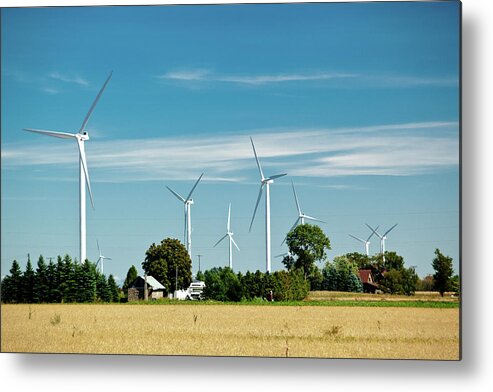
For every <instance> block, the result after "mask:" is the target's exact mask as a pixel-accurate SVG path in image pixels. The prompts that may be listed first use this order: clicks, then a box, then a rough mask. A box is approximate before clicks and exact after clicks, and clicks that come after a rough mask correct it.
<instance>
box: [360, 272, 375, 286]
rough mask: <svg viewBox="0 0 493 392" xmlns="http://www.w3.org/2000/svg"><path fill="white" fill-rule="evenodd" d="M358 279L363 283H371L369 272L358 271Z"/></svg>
mask: <svg viewBox="0 0 493 392" xmlns="http://www.w3.org/2000/svg"><path fill="white" fill-rule="evenodd" d="M358 274H359V278H360V279H361V282H363V283H373V278H372V276H371V270H366V269H360V270H358Z"/></svg>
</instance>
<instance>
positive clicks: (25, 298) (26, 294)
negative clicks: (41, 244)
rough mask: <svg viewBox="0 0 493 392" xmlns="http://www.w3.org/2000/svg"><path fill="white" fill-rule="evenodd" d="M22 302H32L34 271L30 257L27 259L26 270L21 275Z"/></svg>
mask: <svg viewBox="0 0 493 392" xmlns="http://www.w3.org/2000/svg"><path fill="white" fill-rule="evenodd" d="M22 302H25V303H33V302H34V270H33V266H32V264H31V257H30V256H28V257H27V264H26V270H25V271H24V274H23V275H22Z"/></svg>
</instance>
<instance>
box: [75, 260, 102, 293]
mask: <svg viewBox="0 0 493 392" xmlns="http://www.w3.org/2000/svg"><path fill="white" fill-rule="evenodd" d="M74 272H75V281H76V294H77V295H76V301H77V302H94V301H95V300H96V296H97V273H96V265H95V264H93V263H91V262H90V261H86V262H85V263H83V264H75V270H74Z"/></svg>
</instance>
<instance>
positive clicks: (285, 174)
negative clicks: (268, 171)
mask: <svg viewBox="0 0 493 392" xmlns="http://www.w3.org/2000/svg"><path fill="white" fill-rule="evenodd" d="M287 175H288V173H284V174H276V175H273V176H270V177H269V178H268V180H275V179H276V178H279V177H284V176H287Z"/></svg>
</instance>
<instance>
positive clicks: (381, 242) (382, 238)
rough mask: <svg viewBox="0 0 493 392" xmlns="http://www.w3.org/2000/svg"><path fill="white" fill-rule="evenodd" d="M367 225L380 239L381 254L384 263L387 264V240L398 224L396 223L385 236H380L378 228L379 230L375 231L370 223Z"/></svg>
mask: <svg viewBox="0 0 493 392" xmlns="http://www.w3.org/2000/svg"><path fill="white" fill-rule="evenodd" d="M366 225H367V226H368V227H369V228H370V230H371V231H373V232H374V233H375V234H376V235H377V236H378V237H379V238H380V253H381V254H382V255H383V261H384V262H385V240H386V239H387V234H389V233H390V231H391V230H393V229H394V227H396V226H397V225H398V223H396V224H395V225H394V226H392V227H391V228H390V229H388V230H387V231H386V232H385V233H383V235H380V234H379V233H378V232H377V229H378V227H377V229H373V228H372V227H371V226H370V225H369V224H368V223H367V224H366Z"/></svg>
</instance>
